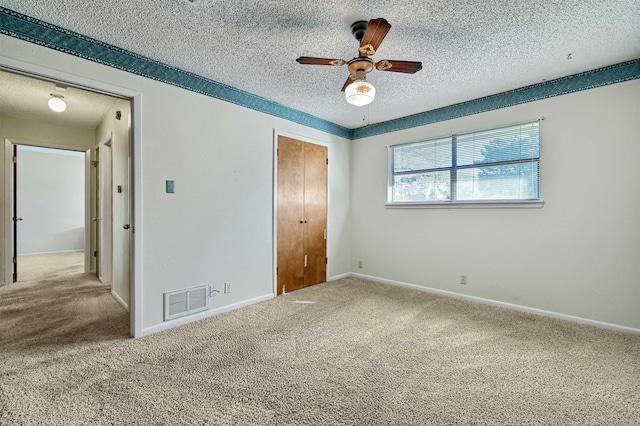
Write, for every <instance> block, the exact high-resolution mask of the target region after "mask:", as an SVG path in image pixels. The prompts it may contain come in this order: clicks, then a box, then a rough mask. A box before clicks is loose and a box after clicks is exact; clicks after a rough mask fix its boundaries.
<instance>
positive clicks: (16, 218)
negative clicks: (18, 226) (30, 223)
mask: <svg viewBox="0 0 640 426" xmlns="http://www.w3.org/2000/svg"><path fill="white" fill-rule="evenodd" d="M19 220H24V219H22V218H21V217H14V218H13V221H14V222H17V221H19Z"/></svg>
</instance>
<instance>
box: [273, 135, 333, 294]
mask: <svg viewBox="0 0 640 426" xmlns="http://www.w3.org/2000/svg"><path fill="white" fill-rule="evenodd" d="M276 157H277V160H276V163H277V164H276V167H277V179H276V194H277V195H276V200H277V201H276V210H277V211H276V216H277V220H276V227H277V231H276V241H277V243H276V245H277V249H276V258H277V260H276V294H283V293H286V292H289V291H293V290H297V289H300V288H304V287H308V286H311V285H314V284H318V283H321V282H325V281H326V278H327V262H328V258H327V205H328V165H329V156H328V147H327V146H325V145H321V144H316V143H312V142H306V141H302V140H299V139H295V138H293V137H288V136H285V135H277V136H276Z"/></svg>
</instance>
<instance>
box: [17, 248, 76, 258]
mask: <svg viewBox="0 0 640 426" xmlns="http://www.w3.org/2000/svg"><path fill="white" fill-rule="evenodd" d="M81 252H84V249H80V250H58V251H43V252H41V253H22V254H18V257H22V256H38V255H41V254H60V253H81Z"/></svg>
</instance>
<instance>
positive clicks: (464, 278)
mask: <svg viewBox="0 0 640 426" xmlns="http://www.w3.org/2000/svg"><path fill="white" fill-rule="evenodd" d="M468 283H469V277H468V276H466V275H464V274H463V275H460V284H464V285H467V284H468Z"/></svg>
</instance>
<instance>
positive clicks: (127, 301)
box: [0, 57, 142, 337]
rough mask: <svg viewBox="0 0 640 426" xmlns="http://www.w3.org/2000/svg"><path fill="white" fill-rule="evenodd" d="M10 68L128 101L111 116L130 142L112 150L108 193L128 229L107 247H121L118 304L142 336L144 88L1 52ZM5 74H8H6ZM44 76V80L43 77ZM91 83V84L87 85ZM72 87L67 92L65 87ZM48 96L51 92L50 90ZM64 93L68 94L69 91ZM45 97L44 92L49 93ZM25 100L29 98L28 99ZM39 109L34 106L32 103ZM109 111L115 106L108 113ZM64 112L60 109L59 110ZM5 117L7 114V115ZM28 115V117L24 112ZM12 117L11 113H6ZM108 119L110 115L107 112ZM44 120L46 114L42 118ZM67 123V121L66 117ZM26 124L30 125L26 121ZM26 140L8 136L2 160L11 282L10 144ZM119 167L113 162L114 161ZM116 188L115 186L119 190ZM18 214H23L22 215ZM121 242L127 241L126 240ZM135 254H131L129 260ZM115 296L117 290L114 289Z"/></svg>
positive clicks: (2, 63) (0, 68)
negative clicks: (113, 177)
mask: <svg viewBox="0 0 640 426" xmlns="http://www.w3.org/2000/svg"><path fill="white" fill-rule="evenodd" d="M7 66H9V67H10V69H7V68H5V67H7ZM5 70H6V71H10V72H7V73H6V74H10V75H19V76H21V77H24V78H29V79H32V80H33V81H35V83H32V84H31V87H32V88H36V89H37V88H38V86H39V85H42V84H55V85H56V88H57V87H58V83H60V85H61V86H64V87H65V90H74V91H75V93H77V92H79V91H82V92H84V93H91V94H93V95H94V96H95V95H96V94H97V95H105V96H112V95H113V96H114V98H115V99H116V100H117V102H120V103H121V104H122V105H125V107H123V108H116V109H117V111H115V113H116V114H114V116H115V117H110V118H109V120H110V121H111V122H115V121H114V120H118V121H120V120H122V121H121V123H123V126H121V128H123V129H124V130H123V132H125V133H126V138H127V143H126V144H122V143H119V144H118V153H117V154H116V153H115V150H113V151H114V152H113V154H114V163H116V162H117V163H118V166H117V168H118V173H120V174H119V176H120V178H119V180H118V182H117V183H118V185H115V182H114V185H113V187H112V188H111V190H110V191H111V192H110V193H109V195H113V196H114V198H117V199H118V200H117V201H115V200H114V204H113V206H112V209H116V208H118V209H119V211H118V212H117V215H114V216H117V217H118V220H122V221H123V223H122V224H120V227H119V228H118V229H119V230H122V234H124V235H118V237H119V238H118V245H117V246H118V248H117V249H111V250H106V251H107V253H109V252H111V254H113V251H112V250H118V252H117V254H118V256H117V257H118V259H121V260H119V261H113V268H112V269H115V268H116V266H115V264H119V267H118V274H117V276H118V279H119V280H121V281H122V280H126V285H121V284H122V283H121V284H120V285H118V286H117V289H118V290H117V291H118V297H116V299H118V302H120V304H122V305H125V306H127V307H128V309H129V315H128V316H129V318H130V334H131V335H132V336H134V337H135V336H139V335H141V334H142V318H141V311H140V309H139V308H138V306H137V305H138V304H139V300H138V299H137V298H136V293H138V291H139V288H138V289H136V280H135V273H134V265H135V263H136V262H135V259H136V255H135V246H134V241H135V239H134V237H133V232H134V229H135V227H134V223H133V222H134V214H135V211H134V206H135V205H136V202H135V201H134V200H136V199H139V197H136V193H135V192H134V191H133V183H134V182H138V183H139V177H136V178H134V176H133V173H132V171H133V168H134V167H135V166H136V165H139V163H140V162H139V157H138V158H136V157H134V155H133V153H134V152H138V153H139V152H140V149H139V140H140V131H139V128H137V127H134V126H133V124H134V122H136V118H137V119H138V120H139V117H140V103H139V99H140V94H139V93H136V92H132V91H131V90H129V89H123V88H120V87H116V86H112V85H110V84H108V83H102V82H97V81H95V82H94V81H92V80H89V79H86V78H79V77H76V76H73V75H70V74H66V73H63V72H59V71H54V70H48V69H44V68H42V67H39V66H35V65H30V64H26V63H22V62H19V61H15V60H11V59H9V58H2V57H0V72H1V73H3V75H4V73H5ZM3 79H4V77H3ZM43 82H44V83H43ZM89 88H91V90H87V89H89ZM94 89H95V90H96V92H93V91H92V90H94ZM46 90H47V91H51V92H53V91H54V90H52V89H46ZM67 93H68V92H67ZM47 96H48V95H47ZM65 96H66V95H65ZM24 98H25V99H32V98H31V97H28V96H27V97H24ZM69 98H71V96H69ZM45 99H46V98H45ZM6 102H7V97H5V99H4V101H3V105H5V103H6ZM25 102H26V100H25ZM24 106H25V105H21V107H24ZM23 109H24V110H27V109H29V108H28V107H27V108H23ZM33 109H36V108H33ZM109 114H111V112H110V113H109ZM61 117H62V115H61ZM5 118H6V117H4V118H3V120H4V119H5ZM14 118H16V119H21V118H25V117H21V116H20V115H19V114H18V115H16V114H14V115H13V116H12V117H11V120H13V119H14ZM26 118H27V119H28V118H29V117H26ZM7 120H8V119H7ZM105 120H106V118H105ZM42 121H44V120H42ZM63 124H64V123H63ZM25 127H28V126H25ZM6 129H7V126H5V130H6ZM90 133H91V135H92V138H91V139H93V141H91V148H89V149H87V151H86V156H85V162H86V163H88V164H91V161H92V160H91V157H90V156H91V155H94V154H93V153H92V152H91V151H92V150H93V147H94V146H95V136H96V135H97V134H99V133H100V132H98V131H97V129H95V130H90ZM120 133H121V134H115V135H114V136H115V138H116V139H117V140H119V141H122V140H123V138H122V137H121V136H122V132H120ZM5 134H6V135H8V133H5ZM40 134H41V135H44V136H43V138H44V139H45V140H44V141H38V142H35V143H32V144H38V145H43V146H47V145H51V143H50V141H47V138H49V137H50V136H53V135H52V134H50V133H47V132H41V133H40ZM22 142H24V141H22V140H17V139H13V140H9V139H5V161H4V165H5V209H4V214H3V216H4V218H5V219H4V223H5V228H4V229H5V231H4V232H5V236H6V237H5V245H4V250H3V257H4V262H3V266H4V276H5V277H4V278H5V279H4V281H5V284H7V285H9V284H8V283H10V282H11V281H12V280H11V278H12V277H11V276H10V277H9V279H7V275H10V273H9V271H10V269H12V256H11V253H12V247H11V245H12V243H13V242H12V232H13V231H12V229H11V228H12V222H13V220H12V219H13V217H14V215H13V214H12V212H9V211H8V206H9V205H10V200H7V198H8V197H9V195H8V194H9V193H10V192H11V191H10V190H9V185H10V176H9V169H10V167H9V164H8V163H9V162H10V161H11V153H10V148H11V144H12V143H18V144H21V143H22ZM54 148H60V147H59V146H55V147H54ZM62 148H68V147H67V146H64V147H62ZM72 148H74V149H77V148H78V147H77V146H76V147H72ZM123 154H124V158H125V160H124V161H116V160H115V156H116V155H123ZM114 167H115V166H114ZM123 170H126V176H125V175H124V174H123V173H122V171H123ZM90 176H91V174H90V173H89V177H90ZM116 188H117V191H116ZM88 199H89V200H90V199H91V194H89V197H88ZM87 211H88V212H89V213H88V214H87V215H86V216H87V217H88V221H91V219H92V218H93V217H96V216H95V215H93V214H94V213H93V212H91V211H90V210H87ZM18 217H19V216H18ZM86 221H87V219H86V218H85V222H86ZM86 228H88V229H90V228H91V227H90V225H87V226H86ZM116 233H117V231H115V230H114V231H112V232H111V234H116ZM86 240H87V242H88V243H89V244H88V245H86V246H85V247H90V246H91V243H90V241H91V238H90V237H87V238H86ZM123 242H124V243H125V244H123ZM123 245H125V246H126V248H127V252H126V253H123V252H122V251H121V249H122V246H123ZM94 251H95V250H91V252H90V254H91V255H93V252H94ZM92 257H93V256H90V257H89V258H88V259H87V262H86V265H87V266H86V268H89V269H92V267H93V268H94V267H95V265H92V264H91V262H92ZM130 257H131V260H130ZM114 288H116V286H113V287H112V289H114ZM114 296H116V295H115V294H114Z"/></svg>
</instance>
